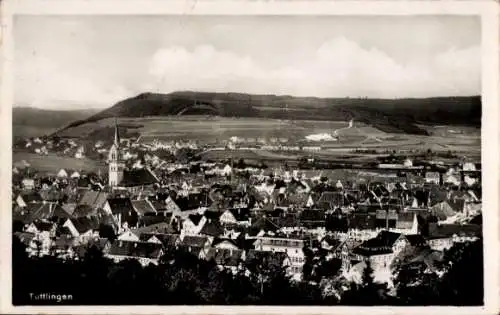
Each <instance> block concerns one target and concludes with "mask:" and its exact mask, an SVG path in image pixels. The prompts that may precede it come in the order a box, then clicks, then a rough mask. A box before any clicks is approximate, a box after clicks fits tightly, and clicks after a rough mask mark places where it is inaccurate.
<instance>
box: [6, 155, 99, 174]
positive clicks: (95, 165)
mask: <svg viewBox="0 0 500 315" xmlns="http://www.w3.org/2000/svg"><path fill="white" fill-rule="evenodd" d="M23 160H24V161H26V162H28V163H29V164H30V165H31V167H32V168H33V169H36V170H37V171H40V172H42V173H51V174H56V173H57V172H59V170H60V169H61V168H64V169H65V170H77V171H81V170H82V171H87V172H98V170H99V169H100V170H101V172H103V173H104V172H107V166H106V165H105V163H104V161H102V162H98V161H94V160H89V159H76V158H72V157H64V156H58V155H55V154H49V155H44V156H41V155H38V154H35V153H27V152H14V153H13V154H12V164H13V165H16V163H18V162H21V161H23Z"/></svg>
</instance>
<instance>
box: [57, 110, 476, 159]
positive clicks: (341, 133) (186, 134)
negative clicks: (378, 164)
mask: <svg viewBox="0 0 500 315" xmlns="http://www.w3.org/2000/svg"><path fill="white" fill-rule="evenodd" d="M113 124H114V120H113V119H103V120H100V121H97V122H91V123H87V124H83V125H80V126H77V127H73V128H70V129H67V130H65V131H63V132H62V133H61V134H60V136H66V137H89V135H90V134H92V133H95V134H99V133H98V132H97V133H96V131H99V130H102V129H105V128H111V127H112V126H113ZM119 124H120V126H122V128H124V129H126V131H127V133H128V134H132V133H135V134H139V135H140V136H141V141H145V142H147V141H151V140H154V139H158V140H164V141H168V140H197V141H199V142H201V143H204V142H213V141H217V140H218V141H221V140H228V139H229V138H230V137H233V136H236V137H240V138H245V139H247V140H254V141H255V140H257V139H258V138H266V139H270V138H285V139H288V144H289V145H296V144H301V145H311V146H318V145H320V146H322V147H323V148H324V149H326V150H322V151H323V152H325V154H327V155H332V154H333V155H339V153H344V154H345V151H346V150H347V149H349V150H350V149H356V148H368V149H391V150H428V149H430V150H432V151H444V152H446V151H457V152H472V153H474V154H478V153H479V152H480V143H481V141H480V130H479V128H471V127H459V126H453V127H447V126H436V127H430V126H426V128H427V129H428V130H431V132H432V135H431V136H420V135H406V134H391V133H385V132H382V131H380V130H378V129H376V128H373V127H371V126H368V125H366V124H364V123H359V122H354V124H353V126H352V128H348V122H344V121H334V122H330V121H307V120H304V121H291V120H278V119H261V118H228V117H214V116H176V117H172V116H167V117H141V118H123V119H120V121H119ZM335 130H337V135H338V137H339V138H338V140H337V141H319V142H309V141H306V139H305V137H306V136H307V135H311V134H318V133H333V132H334V131H335ZM450 130H451V131H450ZM123 136H124V137H126V134H125V135H123ZM337 150H338V152H337Z"/></svg>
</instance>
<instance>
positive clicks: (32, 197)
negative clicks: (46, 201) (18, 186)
mask: <svg viewBox="0 0 500 315" xmlns="http://www.w3.org/2000/svg"><path fill="white" fill-rule="evenodd" d="M19 196H20V197H21V198H22V199H23V201H24V202H25V203H29V202H41V201H42V197H41V196H40V194H39V193H37V192H35V191H21V193H20V194H19Z"/></svg>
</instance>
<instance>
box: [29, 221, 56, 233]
mask: <svg viewBox="0 0 500 315" xmlns="http://www.w3.org/2000/svg"><path fill="white" fill-rule="evenodd" d="M33 224H34V225H35V227H36V228H37V230H38V231H50V230H52V228H54V224H53V223H52V222H46V221H34V222H33Z"/></svg>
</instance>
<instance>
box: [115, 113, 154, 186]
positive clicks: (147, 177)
mask: <svg viewBox="0 0 500 315" xmlns="http://www.w3.org/2000/svg"><path fill="white" fill-rule="evenodd" d="M108 162H109V176H108V177H109V182H108V184H109V187H110V188H111V189H114V190H127V191H129V192H131V193H137V192H139V191H141V190H143V189H146V188H150V187H152V186H154V185H155V184H158V183H159V180H158V178H157V177H156V175H155V174H154V173H153V172H151V170H149V168H146V167H145V168H137V169H134V168H132V169H129V168H127V167H126V166H125V162H124V160H123V158H122V156H121V153H120V135H119V132H118V124H117V122H116V119H115V139H114V142H113V145H112V146H111V148H110V149H109V156H108Z"/></svg>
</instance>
